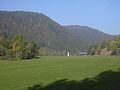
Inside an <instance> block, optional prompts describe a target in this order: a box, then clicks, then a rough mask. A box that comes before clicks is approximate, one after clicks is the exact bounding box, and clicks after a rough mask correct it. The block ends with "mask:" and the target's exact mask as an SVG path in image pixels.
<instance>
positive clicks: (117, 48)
mask: <svg viewBox="0 0 120 90" xmlns="http://www.w3.org/2000/svg"><path fill="white" fill-rule="evenodd" d="M108 50H112V53H111V54H112V55H116V56H120V36H116V37H114V38H113V39H111V40H110V41H109V43H108Z"/></svg>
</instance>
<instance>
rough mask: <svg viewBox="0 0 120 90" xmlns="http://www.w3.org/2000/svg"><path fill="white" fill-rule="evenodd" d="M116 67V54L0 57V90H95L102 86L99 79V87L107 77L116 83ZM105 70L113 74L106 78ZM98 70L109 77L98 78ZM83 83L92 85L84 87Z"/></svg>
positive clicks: (119, 63)
mask: <svg viewBox="0 0 120 90" xmlns="http://www.w3.org/2000/svg"><path fill="white" fill-rule="evenodd" d="M119 68H120V58H119V57H77V56H74V57H72V56H71V57H60V56H59V57H54V56H53V57H52V56H51V57H40V58H37V59H33V60H24V61H1V60H0V90H27V89H31V90H96V87H97V88H98V86H100V87H101V85H102V84H101V85H100V84H99V82H101V83H103V85H104V86H103V87H105V85H107V84H106V83H107V81H108V82H109V80H111V82H113V85H114V86H115V84H117V82H118V83H119V79H118V77H120V76H119V71H116V70H118V69H119ZM108 70H111V71H108ZM105 72H107V73H108V72H109V74H110V73H113V77H114V75H117V76H116V78H115V77H114V78H113V77H109V76H111V75H109V74H108V75H106V73H105ZM102 73H105V74H104V75H105V76H106V77H109V78H110V79H109V78H103V79H101V80H106V83H104V82H105V81H100V79H98V77H101V74H102ZM96 75H98V76H96ZM104 75H103V76H104ZM92 77H95V78H92ZM115 81H116V83H115ZM86 83H87V84H86ZM56 84H57V85H56ZM76 84H77V85H76ZM94 84H95V85H94ZM109 84H110V83H109ZM81 85H82V86H81ZM85 86H86V88H87V87H88V88H90V87H92V88H91V89H88V88H87V89H84V88H85ZM93 86H94V87H93ZM95 86H96V87H95ZM108 86H110V85H108ZM111 86H112V85H111ZM116 86H117V85H116ZM82 87H83V88H82ZM100 87H99V88H100ZM70 88H71V89H70ZM93 88H95V89H93ZM97 90H101V88H100V89H97ZM102 90H113V89H102ZM115 90H117V88H116V89H115Z"/></svg>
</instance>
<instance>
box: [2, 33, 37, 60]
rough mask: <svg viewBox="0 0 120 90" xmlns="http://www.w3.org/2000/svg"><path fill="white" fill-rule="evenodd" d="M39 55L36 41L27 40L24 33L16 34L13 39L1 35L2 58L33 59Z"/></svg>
mask: <svg viewBox="0 0 120 90" xmlns="http://www.w3.org/2000/svg"><path fill="white" fill-rule="evenodd" d="M36 55H37V45H36V43H35V42H32V41H26V40H25V39H24V37H23V36H22V35H16V36H14V37H13V38H12V39H10V40H9V39H8V38H4V37H2V36H1V37H0V58H1V59H4V58H5V59H7V58H8V59H9V58H16V60H20V59H31V58H34V57H36Z"/></svg>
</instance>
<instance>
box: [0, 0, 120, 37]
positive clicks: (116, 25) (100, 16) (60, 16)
mask: <svg viewBox="0 0 120 90" xmlns="http://www.w3.org/2000/svg"><path fill="white" fill-rule="evenodd" d="M0 10H7V11H17V10H19V11H34V12H39V13H41V12H42V13H44V14H46V15H47V16H49V17H50V18H52V19H53V20H55V21H56V22H58V23H60V24H61V25H85V26H90V27H92V28H97V29H99V30H100V31H103V32H105V33H109V34H113V35H117V34H120V0H0Z"/></svg>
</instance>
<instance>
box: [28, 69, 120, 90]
mask: <svg viewBox="0 0 120 90" xmlns="http://www.w3.org/2000/svg"><path fill="white" fill-rule="evenodd" d="M28 90H120V71H112V70H109V71H105V72H102V73H100V74H99V75H97V76H95V77H93V78H86V79H84V80H81V81H76V80H68V79H62V80H58V81H55V82H53V83H51V84H49V85H47V86H42V85H40V84H38V85H33V86H32V87H28Z"/></svg>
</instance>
